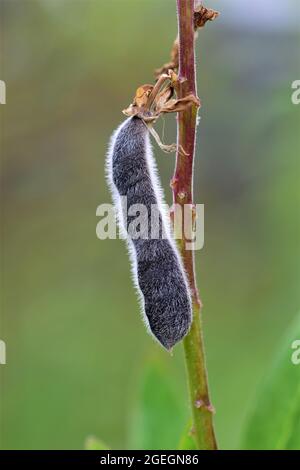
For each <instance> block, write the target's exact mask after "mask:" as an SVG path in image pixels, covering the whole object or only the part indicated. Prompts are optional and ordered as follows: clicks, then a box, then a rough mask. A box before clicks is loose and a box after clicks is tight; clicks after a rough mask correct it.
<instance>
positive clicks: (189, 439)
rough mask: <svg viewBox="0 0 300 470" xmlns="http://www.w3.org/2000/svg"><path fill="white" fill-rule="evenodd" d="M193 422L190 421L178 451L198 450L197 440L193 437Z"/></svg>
mask: <svg viewBox="0 0 300 470" xmlns="http://www.w3.org/2000/svg"><path fill="white" fill-rule="evenodd" d="M192 427H193V422H192V420H191V419H190V420H189V422H188V424H187V425H186V427H185V429H184V432H183V434H182V436H181V438H180V441H179V445H178V450H197V446H196V442H195V439H194V438H193V435H192Z"/></svg>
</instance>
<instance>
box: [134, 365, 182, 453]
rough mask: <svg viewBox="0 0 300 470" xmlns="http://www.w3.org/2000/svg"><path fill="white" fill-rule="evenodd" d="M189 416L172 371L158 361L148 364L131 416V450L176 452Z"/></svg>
mask: <svg viewBox="0 0 300 470" xmlns="http://www.w3.org/2000/svg"><path fill="white" fill-rule="evenodd" d="M186 414H187V413H186V409H185V401H184V400H183V399H182V396H181V394H180V390H178V386H177V383H176V382H175V381H173V380H172V374H171V371H170V370H169V369H168V367H166V366H165V364H162V363H161V362H159V361H158V360H156V359H154V360H153V359H152V360H150V361H148V363H147V364H146V366H145V368H144V370H143V374H142V377H141V380H140V386H139V392H138V396H137V402H136V404H135V406H134V409H133V412H132V416H131V421H130V428H129V448H131V449H143V450H159V449H176V446H177V444H178V440H179V436H180V432H181V429H182V428H183V427H184V423H185V422H186V419H187V416H186Z"/></svg>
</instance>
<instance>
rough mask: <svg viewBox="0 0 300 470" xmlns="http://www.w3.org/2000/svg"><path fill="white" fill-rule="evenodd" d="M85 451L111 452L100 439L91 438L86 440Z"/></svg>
mask: <svg viewBox="0 0 300 470" xmlns="http://www.w3.org/2000/svg"><path fill="white" fill-rule="evenodd" d="M84 448H85V450H109V447H108V446H107V445H106V444H105V443H104V442H103V441H101V440H100V439H98V438H97V437H94V436H89V437H87V438H86V440H85V446H84Z"/></svg>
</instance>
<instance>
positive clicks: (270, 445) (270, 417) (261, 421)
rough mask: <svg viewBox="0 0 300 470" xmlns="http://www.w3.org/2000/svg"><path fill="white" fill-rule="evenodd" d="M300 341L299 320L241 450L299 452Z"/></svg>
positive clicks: (260, 397) (271, 372) (270, 373)
mask: <svg viewBox="0 0 300 470" xmlns="http://www.w3.org/2000/svg"><path fill="white" fill-rule="evenodd" d="M296 340H300V316H298V317H297V318H296V321H295V323H294V324H293V326H292V328H291V329H290V331H289V333H288V335H287V336H286V338H285V339H284V341H283V344H282V347H281V349H280V352H279V354H278V356H277V358H276V360H275V361H274V364H273V367H272V368H271V370H269V371H266V379H265V382H264V384H263V386H262V389H261V391H260V393H259V394H258V396H257V399H256V403H255V406H254V409H253V411H252V414H251V417H250V420H249V423H248V427H247V429H246V432H245V436H244V439H243V446H242V448H246V449H263V450H269V449H277V450H286V449H290V450H293V449H299V448H300V364H298V365H296V364H294V363H293V361H292V355H293V354H294V357H295V358H297V357H298V358H300V352H298V351H299V345H298V350H296V349H295V348H296V347H297V344H296V343H295V344H294V349H293V347H292V345H293V343H294V342H295V341H296Z"/></svg>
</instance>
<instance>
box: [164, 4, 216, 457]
mask: <svg viewBox="0 0 300 470" xmlns="http://www.w3.org/2000/svg"><path fill="white" fill-rule="evenodd" d="M177 8H178V29H179V73H178V74H179V77H178V78H179V83H178V90H177V92H178V94H179V98H184V97H185V96H188V95H189V94H191V93H192V94H194V95H195V96H196V95H197V87H196V76H195V49H194V40H195V39H194V0H177ZM196 122H197V105H196V104H193V105H192V106H191V107H189V108H188V109H187V110H186V111H181V112H180V113H178V118H177V136H178V137H177V144H178V149H180V148H183V149H184V151H185V153H186V154H187V155H184V154H183V153H182V152H180V151H178V152H177V156H176V167H175V173H174V176H173V179H172V188H173V202H174V204H179V205H180V206H182V209H183V207H184V205H185V204H193V163H194V154H195V137H196ZM182 213H183V214H184V210H182ZM191 225H192V224H191ZM190 230H191V231H192V227H190ZM184 232H185V231H184V230H183V231H182V233H183V237H182V239H181V240H180V241H179V249H180V253H181V256H182V259H183V263H184V266H185V270H186V272H187V275H188V279H189V284H190V288H191V292H192V296H193V323H192V327H191V330H190V332H189V334H188V335H187V336H186V338H185V339H184V351H185V360H186V368H187V375H188V382H189V391H190V401H191V408H192V415H193V431H194V437H195V441H196V444H197V448H198V449H207V450H213V449H216V448H217V444H216V439H215V434H214V429H213V407H212V405H211V403H210V399H209V391H208V381H207V373H206V365H205V354H204V345H203V338H202V326H201V302H200V299H199V294H198V289H197V285H196V276H195V262H194V252H193V251H191V250H187V249H186V241H187V240H188V239H191V238H192V237H189V234H187V233H184Z"/></svg>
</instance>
